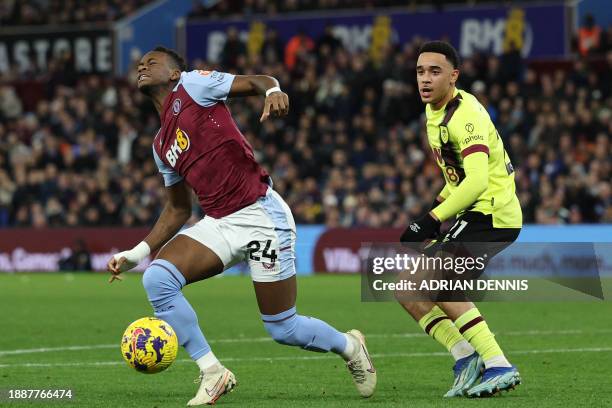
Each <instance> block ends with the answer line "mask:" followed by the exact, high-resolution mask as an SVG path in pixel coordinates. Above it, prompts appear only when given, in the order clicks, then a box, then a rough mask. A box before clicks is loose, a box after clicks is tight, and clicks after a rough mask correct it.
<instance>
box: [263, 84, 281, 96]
mask: <svg viewBox="0 0 612 408" xmlns="http://www.w3.org/2000/svg"><path fill="white" fill-rule="evenodd" d="M274 92H281V89H280V87H278V86H275V87H273V88H270V89H268V90H267V91H266V97H268V96H270V94H271V93H274Z"/></svg>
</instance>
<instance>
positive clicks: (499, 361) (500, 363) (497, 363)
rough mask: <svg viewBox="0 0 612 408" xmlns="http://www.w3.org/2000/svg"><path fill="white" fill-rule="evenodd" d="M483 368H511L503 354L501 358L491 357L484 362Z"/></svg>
mask: <svg viewBox="0 0 612 408" xmlns="http://www.w3.org/2000/svg"><path fill="white" fill-rule="evenodd" d="M484 364H485V368H491V367H512V364H510V362H509V361H508V360H507V359H506V356H504V355H503V354H502V355H501V356H495V357H491V358H490V359H488V360H485V362H484Z"/></svg>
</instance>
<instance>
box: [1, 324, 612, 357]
mask: <svg viewBox="0 0 612 408" xmlns="http://www.w3.org/2000/svg"><path fill="white" fill-rule="evenodd" d="M603 333H612V329H601V330H597V329H596V330H588V331H584V330H578V329H576V330H526V331H509V332H496V333H495V334H497V335H502V336H551V335H552V336H556V335H582V334H603ZM366 337H367V338H369V339H371V338H376V339H377V338H413V337H427V336H426V335H425V333H386V334H385V333H373V334H368V335H367V336H366ZM208 342H209V343H210V344H220V343H261V342H272V339H271V338H270V337H237V338H232V339H212V340H209V341H208ZM115 347H118V346H117V344H92V345H83V346H65V347H41V348H33V349H17V350H0V357H1V356H9V355H16V354H30V353H54V352H58V351H79V350H96V349H109V348H115Z"/></svg>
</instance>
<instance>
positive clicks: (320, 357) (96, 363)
mask: <svg viewBox="0 0 612 408" xmlns="http://www.w3.org/2000/svg"><path fill="white" fill-rule="evenodd" d="M611 351H612V347H587V348H573V349H572V348H561V349H542V350H509V351H508V354H509V355H517V354H550V353H553V354H554V353H601V352H611ZM442 356H446V357H448V356H449V354H448V353H447V352H442V351H437V352H422V353H381V354H372V357H373V358H393V357H442ZM332 358H338V357H337V356H336V355H335V354H331V353H330V354H326V355H314V356H303V357H295V356H284V357H228V358H223V359H222V360H223V362H228V361H233V362H240V361H247V362H248V361H269V362H272V361H282V360H325V359H332ZM176 362H177V363H187V362H189V363H192V362H193V360H191V359H180V360H176ZM123 364H125V363H124V362H123V361H121V360H117V361H92V362H75V363H16V364H0V368H15V367H72V366H77V367H80V366H114V365H123Z"/></svg>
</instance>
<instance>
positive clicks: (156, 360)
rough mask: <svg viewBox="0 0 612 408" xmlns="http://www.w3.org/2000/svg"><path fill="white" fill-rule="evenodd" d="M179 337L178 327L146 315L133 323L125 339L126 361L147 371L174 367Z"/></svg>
mask: <svg viewBox="0 0 612 408" xmlns="http://www.w3.org/2000/svg"><path fill="white" fill-rule="evenodd" d="M177 351H178V338H177V337H176V333H174V329H173V328H172V326H170V325H169V324H168V323H166V322H165V321H163V320H161V319H158V318H156V317H143V318H142V319H138V320H136V321H135V322H134V323H132V324H130V325H129V326H128V328H127V329H126V330H125V333H123V338H122V339H121V355H122V356H123V359H124V360H125V362H126V363H128V365H129V366H130V367H132V368H134V369H135V370H137V371H139V372H141V373H145V374H155V373H159V372H160V371H164V370H165V369H166V368H168V367H170V364H172V362H173V361H174V360H175V359H176V353H177Z"/></svg>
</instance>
